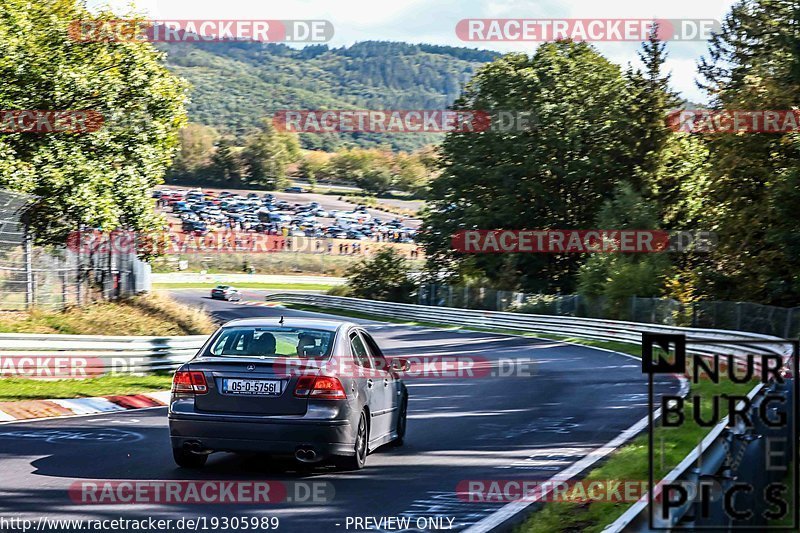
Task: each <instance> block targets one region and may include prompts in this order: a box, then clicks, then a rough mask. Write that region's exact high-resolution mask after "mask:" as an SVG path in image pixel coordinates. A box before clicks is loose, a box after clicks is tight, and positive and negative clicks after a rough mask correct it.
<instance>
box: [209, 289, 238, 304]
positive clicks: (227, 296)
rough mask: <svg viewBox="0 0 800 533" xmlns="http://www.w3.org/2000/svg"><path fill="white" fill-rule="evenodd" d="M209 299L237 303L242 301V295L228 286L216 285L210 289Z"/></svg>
mask: <svg viewBox="0 0 800 533" xmlns="http://www.w3.org/2000/svg"><path fill="white" fill-rule="evenodd" d="M211 298H213V299H214V300H228V301H232V302H238V301H240V300H241V299H242V295H241V294H240V293H239V290H238V289H234V288H233V287H231V286H230V285H217V286H216V287H214V288H213V289H211Z"/></svg>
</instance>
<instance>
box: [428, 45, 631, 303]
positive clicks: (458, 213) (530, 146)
mask: <svg viewBox="0 0 800 533" xmlns="http://www.w3.org/2000/svg"><path fill="white" fill-rule="evenodd" d="M627 89H628V88H627V81H626V79H625V77H624V76H623V75H622V73H621V71H620V68H619V67H618V66H617V65H614V64H613V63H610V62H609V61H608V60H606V59H605V58H603V57H602V56H601V55H600V54H599V53H598V52H597V51H596V50H595V49H594V48H593V47H592V46H590V45H588V44H586V43H574V42H568V41H564V42H556V43H547V44H543V45H542V46H540V47H539V48H538V49H537V50H536V53H535V54H534V55H533V56H532V57H529V56H527V55H525V54H509V55H507V56H504V57H503V58H501V59H498V60H495V61H494V62H492V63H490V64H489V65H487V66H485V67H484V68H482V69H481V70H480V71H478V73H477V74H476V75H475V77H474V78H473V79H472V80H471V81H470V82H469V83H468V84H467V86H466V88H465V90H464V94H463V95H462V97H461V98H460V99H459V100H458V101H457V102H456V105H455V107H456V108H457V109H482V110H504V111H509V110H514V111H518V112H524V113H528V114H531V115H533V117H535V119H534V124H535V126H534V127H533V128H529V129H525V130H518V131H501V130H490V131H485V132H481V133H450V134H448V135H447V137H446V139H445V142H444V143H443V145H442V148H441V167H442V170H441V172H442V173H441V175H440V176H439V177H438V178H436V179H435V180H433V182H432V183H431V188H430V189H431V190H430V198H431V200H430V202H429V210H428V212H427V214H426V215H425V220H424V227H423V232H422V234H421V240H422V242H423V243H424V245H425V247H426V254H427V256H428V258H429V268H430V269H431V270H435V271H438V272H448V273H451V274H452V275H453V276H458V275H461V276H465V275H469V276H473V277H476V278H481V277H486V278H489V279H490V280H493V282H494V284H495V285H496V286H498V288H506V289H518V288H519V289H523V290H528V291H553V292H555V291H564V292H569V291H572V290H574V288H575V275H576V272H577V269H578V267H579V266H580V264H581V261H582V258H581V257H580V256H577V255H575V254H571V255H566V254H486V255H483V256H472V257H468V258H465V257H462V256H460V255H459V254H457V253H455V252H454V251H453V250H452V249H451V245H450V237H451V235H452V234H454V233H455V232H457V231H459V230H462V229H473V228H475V229H497V228H506V229H553V228H557V229H573V228H574V229H585V228H589V227H592V225H593V224H594V223H595V219H596V215H597V212H598V210H599V209H600V206H601V205H602V203H603V201H604V200H606V199H607V198H609V197H610V196H611V193H612V191H613V188H614V184H615V183H616V182H617V181H618V179H619V177H620V176H625V177H627V176H630V175H631V174H632V173H633V172H634V170H635V164H634V158H633V154H632V151H631V145H632V142H631V141H630V139H629V136H630V131H629V128H628V127H627V118H626V117H627V114H628V110H629V104H630V96H629V92H628V90H627Z"/></svg>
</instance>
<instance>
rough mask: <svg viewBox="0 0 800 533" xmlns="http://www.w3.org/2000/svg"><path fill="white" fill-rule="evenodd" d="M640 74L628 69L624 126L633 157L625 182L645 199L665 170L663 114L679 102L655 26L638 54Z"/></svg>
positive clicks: (666, 132) (666, 133)
mask: <svg viewBox="0 0 800 533" xmlns="http://www.w3.org/2000/svg"><path fill="white" fill-rule="evenodd" d="M638 54H639V59H640V60H641V61H642V63H643V64H644V71H641V70H638V69H637V70H632V69H629V70H628V71H627V73H626V77H627V78H628V91H629V92H630V95H631V97H630V105H629V108H628V117H627V120H626V124H627V126H628V128H629V135H627V136H626V139H629V140H630V141H631V142H632V146H631V149H632V152H633V154H634V162H635V168H634V172H633V173H632V174H631V175H630V176H629V177H628V178H627V180H628V181H629V182H630V183H631V184H632V185H633V186H634V188H635V189H636V190H637V191H639V192H642V193H643V194H644V195H645V196H647V195H649V194H650V192H651V187H652V185H653V182H654V181H656V180H658V179H659V177H660V176H661V174H662V172H663V171H664V169H665V165H666V161H665V159H664V158H665V156H666V154H667V152H666V146H667V143H668V142H669V139H670V138H671V137H672V136H673V132H672V131H671V130H670V129H669V128H668V127H667V125H666V120H665V119H666V116H667V113H668V112H669V111H671V110H673V109H674V108H676V107H677V106H678V105H679V103H680V100H679V99H678V97H677V95H676V94H675V93H674V92H673V91H672V90H671V89H670V86H669V80H670V76H669V74H665V73H664V63H665V62H666V60H667V53H666V43H664V42H662V41H660V40H659V39H658V25H657V24H655V25H654V26H653V28H652V30H651V33H650V36H649V38H648V40H647V41H646V42H644V43H643V44H642V49H641V50H640V51H639V52H638Z"/></svg>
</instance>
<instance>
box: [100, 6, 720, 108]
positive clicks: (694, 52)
mask: <svg viewBox="0 0 800 533" xmlns="http://www.w3.org/2000/svg"><path fill="white" fill-rule="evenodd" d="M87 3H88V5H89V6H90V7H93V8H94V7H98V6H101V5H111V7H112V9H114V10H115V11H116V12H120V10H122V12H124V11H125V10H126V9H128V8H130V6H131V5H132V6H133V7H134V9H135V10H136V11H138V12H141V13H143V14H145V15H146V16H148V17H149V18H153V19H160V20H181V19H191V20H200V19H213V20H217V19H224V20H231V19H246V20H248V19H262V20H263V19H265V20H275V19H278V20H287V19H305V20H319V19H324V20H329V21H331V22H332V23H333V27H334V32H335V33H334V37H333V39H332V40H331V41H330V42H329V43H328V44H329V45H331V46H342V45H351V44H353V43H355V42H358V41H367V40H384V41H386V40H390V41H404V42H408V43H431V44H441V45H452V46H466V47H470V48H483V49H489V50H496V51H499V52H511V51H518V52H526V53H532V52H533V51H534V50H535V49H536V46H538V44H537V43H533V42H514V43H512V42H481V43H475V42H464V41H462V40H460V39H459V38H458V37H457V36H456V32H455V27H456V23H457V22H458V21H459V20H461V19H475V18H512V19H519V18H540V19H547V18H552V19H559V18H582V19H591V18H605V19H608V18H627V19H651V18H661V19H716V20H721V19H722V18H723V17H724V16H725V14H726V13H727V12H728V11H729V9H730V7H731V5H733V3H734V0H669V1H667V0H638V1H634V0H569V1H567V0H560V1H559V0H484V1H480V0H391V1H389V0H284V1H281V2H278V1H276V0H266V1H262V0H224V1H220V0H132V1H131V0H111V1H108V0H88V1H87ZM595 45H596V46H597V48H598V49H599V50H600V51H601V52H602V53H603V55H605V56H606V57H608V58H609V59H611V60H612V61H614V62H616V63H618V64H620V65H627V64H628V63H631V64H633V65H634V66H639V61H638V58H637V55H636V51H637V50H638V48H639V44H638V43H634V42H602V43H595ZM667 52H668V54H669V58H668V60H667V65H666V68H667V70H668V71H669V72H670V73H671V76H672V78H671V79H672V86H673V88H674V89H675V90H677V91H678V92H679V93H680V94H681V95H682V96H683V97H684V98H687V99H688V100H691V101H693V102H697V103H703V102H706V101H707V98H706V96H705V94H704V93H703V92H702V91H701V90H700V89H698V88H697V87H696V85H695V79H696V71H697V61H698V60H699V59H700V57H701V56H702V55H704V54H707V45H706V43H705V42H701V41H696V42H670V43H669V44H668V46H667Z"/></svg>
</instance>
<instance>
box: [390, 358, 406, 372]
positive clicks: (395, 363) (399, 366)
mask: <svg viewBox="0 0 800 533" xmlns="http://www.w3.org/2000/svg"><path fill="white" fill-rule="evenodd" d="M391 369H392V371H393V372H408V371H409V370H411V363H409V362H408V359H403V358H401V357H395V358H394V359H392V364H391Z"/></svg>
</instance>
